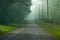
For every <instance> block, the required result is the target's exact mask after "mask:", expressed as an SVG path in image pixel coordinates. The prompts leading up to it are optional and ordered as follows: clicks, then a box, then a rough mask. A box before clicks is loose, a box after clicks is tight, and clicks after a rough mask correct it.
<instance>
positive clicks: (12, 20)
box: [0, 0, 60, 40]
mask: <svg viewBox="0 0 60 40" xmlns="http://www.w3.org/2000/svg"><path fill="white" fill-rule="evenodd" d="M40 1H41V3H40V4H39V5H38V7H36V10H35V8H34V10H30V9H31V6H32V5H33V4H32V2H31V0H0V35H4V34H5V33H7V32H10V31H12V30H15V29H16V28H19V27H21V25H22V24H24V23H26V22H27V20H29V21H30V20H31V21H33V22H35V23H37V24H38V25H40V26H41V27H42V28H43V29H45V30H47V31H48V32H49V33H51V34H52V35H53V36H54V37H56V39H57V40H60V0H40ZM32 11H34V12H32ZM31 13H33V14H31ZM30 14H31V15H30ZM25 18H26V19H27V20H25Z"/></svg>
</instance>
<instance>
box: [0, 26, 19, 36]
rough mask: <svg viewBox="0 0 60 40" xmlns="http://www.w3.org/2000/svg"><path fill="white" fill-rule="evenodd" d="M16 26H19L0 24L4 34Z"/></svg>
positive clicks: (0, 33)
mask: <svg viewBox="0 0 60 40" xmlns="http://www.w3.org/2000/svg"><path fill="white" fill-rule="evenodd" d="M16 28H18V27H17V25H8V26H6V25H0V35H4V34H5V33H7V32H10V31H12V30H15V29H16Z"/></svg>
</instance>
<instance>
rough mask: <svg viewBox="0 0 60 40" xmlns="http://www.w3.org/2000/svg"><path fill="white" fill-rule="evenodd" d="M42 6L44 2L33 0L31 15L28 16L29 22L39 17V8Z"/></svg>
mask: <svg viewBox="0 0 60 40" xmlns="http://www.w3.org/2000/svg"><path fill="white" fill-rule="evenodd" d="M41 5H42V1H40V0H32V6H31V8H30V9H31V11H32V12H31V13H29V15H28V18H27V19H28V20H33V19H34V18H35V17H36V16H37V12H38V7H40V6H41Z"/></svg>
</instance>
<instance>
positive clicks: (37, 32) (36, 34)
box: [0, 22, 55, 40]
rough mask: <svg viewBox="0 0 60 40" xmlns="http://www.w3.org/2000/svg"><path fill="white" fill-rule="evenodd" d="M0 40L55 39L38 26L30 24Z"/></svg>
mask: <svg viewBox="0 0 60 40" xmlns="http://www.w3.org/2000/svg"><path fill="white" fill-rule="evenodd" d="M0 40H55V38H54V37H52V36H51V35H50V34H49V33H48V32H46V31H45V30H44V29H42V28H41V27H39V25H38V24H35V23H32V22H29V23H26V24H24V25H23V27H22V28H20V29H16V30H14V31H12V32H10V33H8V34H7V35H5V36H4V37H3V38H2V39H0Z"/></svg>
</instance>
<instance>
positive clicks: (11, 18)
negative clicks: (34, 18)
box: [0, 0, 31, 24]
mask: <svg viewBox="0 0 60 40" xmlns="http://www.w3.org/2000/svg"><path fill="white" fill-rule="evenodd" d="M30 6H31V0H0V19H1V20H0V24H9V23H20V22H22V21H23V20H24V17H25V16H26V14H28V13H30V12H31V11H30Z"/></svg>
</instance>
